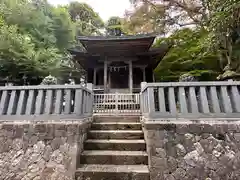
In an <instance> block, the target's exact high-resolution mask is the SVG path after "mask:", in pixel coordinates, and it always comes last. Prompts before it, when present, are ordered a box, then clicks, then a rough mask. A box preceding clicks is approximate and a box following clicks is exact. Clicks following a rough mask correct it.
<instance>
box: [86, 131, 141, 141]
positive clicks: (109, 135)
mask: <svg viewBox="0 0 240 180" xmlns="http://www.w3.org/2000/svg"><path fill="white" fill-rule="evenodd" d="M88 138H89V139H144V134H143V132H142V131H141V130H91V131H89V132H88Z"/></svg>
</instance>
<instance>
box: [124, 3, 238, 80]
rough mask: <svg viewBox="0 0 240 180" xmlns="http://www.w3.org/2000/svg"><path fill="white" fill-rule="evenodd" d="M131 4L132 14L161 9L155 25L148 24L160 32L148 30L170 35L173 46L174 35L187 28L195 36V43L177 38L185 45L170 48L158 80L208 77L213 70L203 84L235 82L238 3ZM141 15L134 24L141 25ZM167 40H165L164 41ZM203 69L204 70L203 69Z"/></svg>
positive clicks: (140, 14)
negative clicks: (160, 26)
mask: <svg viewBox="0 0 240 180" xmlns="http://www.w3.org/2000/svg"><path fill="white" fill-rule="evenodd" d="M131 2H132V3H134V4H135V5H136V9H135V11H134V13H136V14H137V12H138V11H139V9H141V8H142V7H144V6H146V4H147V5H148V6H149V7H151V8H148V10H149V9H153V8H155V9H157V8H158V7H162V10H163V11H162V12H161V13H158V14H159V19H158V21H156V20H155V21H154V20H153V21H152V22H153V23H154V24H155V25H156V26H157V25H159V22H160V25H162V28H161V29H160V30H157V29H153V28H152V31H153V32H157V33H159V34H161V35H166V32H167V33H168V35H169V34H170V35H171V34H172V35H171V36H170V39H174V40H176V41H177V42H178V40H179V39H178V38H180V37H175V35H176V34H179V32H184V30H185V28H191V29H192V30H193V31H192V32H195V33H196V34H198V37H197V39H195V38H194V39H192V38H191V37H189V36H188V34H186V38H185V39H182V38H180V39H182V41H183V42H185V45H184V46H182V45H183V44H181V45H180V46H179V47H176V46H174V48H173V49H172V50H171V51H170V52H169V54H168V55H167V56H166V57H165V58H164V60H163V61H162V63H161V66H162V67H159V68H158V69H157V70H156V72H158V73H157V74H158V77H159V79H160V80H162V79H164V80H167V79H169V80H177V79H178V78H177V77H179V76H180V74H182V73H186V72H187V71H190V73H191V74H195V75H196V76H200V77H202V75H201V74H202V72H205V73H207V74H209V73H210V71H209V70H213V72H212V73H213V75H211V76H210V77H211V78H203V79H204V80H205V79H214V78H216V74H217V75H219V76H218V78H217V79H228V78H235V79H237V78H238V79H239V77H240V50H239V49H240V24H239V22H240V1H239V0H228V1H221V0H197V1H182V0H164V1H155V0H132V1H131ZM134 13H133V14H134ZM145 14H146V13H139V14H137V18H138V22H142V21H145V17H144V16H143V15H145ZM129 24H130V25H133V28H135V29H136V28H138V26H139V25H138V24H136V23H135V24H134V21H131V22H130V23H128V24H127V25H129ZM144 24H145V23H144ZM140 27H141V26H140ZM141 28H142V27H141ZM176 29H180V31H177V32H176V31H175V30H176ZM161 30H164V31H161ZM147 31H148V32H149V29H147ZM202 32H204V33H202ZM180 34H181V33H180ZM190 34H191V33H190ZM196 34H194V35H196ZM191 35H192V34H191ZM194 37H196V36H194ZM167 39H169V38H165V40H167ZM192 43H193V44H192ZM190 45H191V46H190ZM203 50H204V51H203ZM187 60H188V61H187ZM185 61H186V62H188V63H186V62H185ZM209 61H210V62H211V63H212V62H213V66H214V68H213V67H211V68H209V64H210V63H208V62H209ZM216 61H218V68H216V67H217V66H215V65H216V63H215V62H216ZM183 62H184V63H183ZM196 63H197V64H196ZM182 64H184V65H182ZM169 66H170V68H173V69H174V68H176V71H173V70H168V68H169ZM203 66H206V67H204V68H203ZM206 68H207V69H206ZM160 70H161V71H162V72H160ZM205 73H204V74H205ZM166 74H167V76H169V77H168V78H166V77H165V78H163V77H160V75H166ZM210 74H211V73H210ZM210 74H209V75H210ZM200 79H201V78H200Z"/></svg>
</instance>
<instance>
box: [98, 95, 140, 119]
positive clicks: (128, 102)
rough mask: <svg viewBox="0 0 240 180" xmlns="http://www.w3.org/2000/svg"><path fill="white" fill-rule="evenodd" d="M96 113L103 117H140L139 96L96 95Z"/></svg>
mask: <svg viewBox="0 0 240 180" xmlns="http://www.w3.org/2000/svg"><path fill="white" fill-rule="evenodd" d="M94 113H95V114H99V115H101V114H103V115H121V114H123V115H140V96H139V94H130V93H128V94H123V93H115V94H94Z"/></svg>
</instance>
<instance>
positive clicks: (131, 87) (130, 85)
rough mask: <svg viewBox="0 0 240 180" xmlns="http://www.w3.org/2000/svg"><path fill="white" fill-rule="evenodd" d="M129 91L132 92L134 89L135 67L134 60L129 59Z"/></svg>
mask: <svg viewBox="0 0 240 180" xmlns="http://www.w3.org/2000/svg"><path fill="white" fill-rule="evenodd" d="M129 91H130V93H132V91H133V67H132V61H129Z"/></svg>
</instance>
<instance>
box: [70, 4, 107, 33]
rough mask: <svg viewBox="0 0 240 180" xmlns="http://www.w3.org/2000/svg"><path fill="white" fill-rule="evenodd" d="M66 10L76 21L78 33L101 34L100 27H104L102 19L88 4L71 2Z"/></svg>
mask: <svg viewBox="0 0 240 180" xmlns="http://www.w3.org/2000/svg"><path fill="white" fill-rule="evenodd" d="M68 11H69V14H70V16H71V19H72V20H73V21H74V22H75V23H76V27H77V34H78V35H92V34H94V33H95V34H101V32H100V29H102V28H104V23H103V20H102V19H101V17H100V16H99V14H98V13H96V12H95V11H94V10H93V9H92V8H91V7H90V6H89V5H88V4H86V3H79V2H71V3H70V5H69V6H68Z"/></svg>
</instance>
